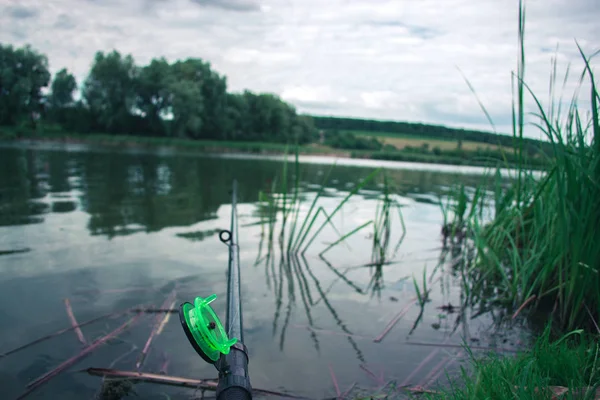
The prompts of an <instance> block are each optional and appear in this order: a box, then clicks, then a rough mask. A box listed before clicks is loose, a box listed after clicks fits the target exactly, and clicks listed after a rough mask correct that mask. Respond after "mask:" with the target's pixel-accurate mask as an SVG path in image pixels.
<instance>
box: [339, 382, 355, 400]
mask: <svg viewBox="0 0 600 400" xmlns="http://www.w3.org/2000/svg"><path fill="white" fill-rule="evenodd" d="M355 386H356V382H353V383H352V385H350V387H349V388H348V389H346V391H345V392H344V393H342V395H341V396H340V397H341V398H342V399H344V398H346V396H347V395H348V393H350V392H351V391H352V389H354V387H355Z"/></svg>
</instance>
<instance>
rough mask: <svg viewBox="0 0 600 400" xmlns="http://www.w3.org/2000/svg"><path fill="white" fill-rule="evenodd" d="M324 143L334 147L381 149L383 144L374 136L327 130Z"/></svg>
mask: <svg viewBox="0 0 600 400" xmlns="http://www.w3.org/2000/svg"><path fill="white" fill-rule="evenodd" d="M325 144H326V145H328V146H331V147H333V148H335V149H348V150H375V151H377V150H381V149H382V148H383V144H382V143H381V142H380V141H379V140H377V139H375V138H368V139H367V138H364V137H360V136H356V135H355V134H353V133H350V132H338V131H337V130H332V131H329V132H327V133H326V134H325Z"/></svg>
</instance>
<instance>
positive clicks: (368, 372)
mask: <svg viewBox="0 0 600 400" xmlns="http://www.w3.org/2000/svg"><path fill="white" fill-rule="evenodd" d="M360 369H362V370H363V371H365V372H366V373H367V375H369V376H370V377H371V378H373V379H374V380H375V382H377V383H378V384H379V385H383V384H384V383H385V381H384V380H383V379H381V378H380V377H378V376H377V375H375V374H374V373H373V371H371V370H370V369H368V368H367V367H366V366H365V365H364V364H360Z"/></svg>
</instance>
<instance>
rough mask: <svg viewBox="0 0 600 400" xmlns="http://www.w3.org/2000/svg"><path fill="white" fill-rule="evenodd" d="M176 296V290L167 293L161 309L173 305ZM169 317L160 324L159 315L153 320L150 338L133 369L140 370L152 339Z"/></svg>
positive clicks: (158, 333)
mask: <svg viewBox="0 0 600 400" xmlns="http://www.w3.org/2000/svg"><path fill="white" fill-rule="evenodd" d="M176 295H177V291H176V289H173V290H172V291H171V293H169V296H168V297H167V299H166V300H165V301H164V302H163V306H162V307H161V308H166V307H167V306H168V305H169V304H171V306H172V305H173V303H174V302H175V297H176ZM169 315H170V314H167V315H166V316H165V317H164V318H163V319H162V321H163V322H162V323H161V318H160V315H159V316H157V318H156V319H155V321H154V326H153V327H152V331H151V332H150V336H149V337H148V340H146V344H145V345H144V349H143V350H142V352H141V354H140V355H139V357H138V360H137V361H136V363H135V368H136V369H137V370H138V371H139V370H140V368H141V367H142V365H143V364H144V361H145V360H146V356H147V355H148V350H150V345H151V344H152V340H153V339H154V337H155V336H158V335H160V331H162V326H164V324H166V321H168V317H169Z"/></svg>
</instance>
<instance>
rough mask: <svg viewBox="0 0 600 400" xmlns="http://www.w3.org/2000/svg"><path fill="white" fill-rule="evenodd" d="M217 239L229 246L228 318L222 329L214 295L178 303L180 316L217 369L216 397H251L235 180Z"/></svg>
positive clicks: (189, 335) (198, 347) (239, 399)
mask: <svg viewBox="0 0 600 400" xmlns="http://www.w3.org/2000/svg"><path fill="white" fill-rule="evenodd" d="M219 239H220V240H221V242H223V243H225V244H226V245H227V246H228V247H229V267H228V273H227V320H226V326H225V328H224V327H223V325H222V324H221V321H220V320H219V317H218V316H217V314H216V313H215V312H214V310H213V309H212V308H211V306H210V303H211V302H213V301H214V300H215V299H216V298H217V295H216V294H212V295H210V296H208V297H206V298H202V297H196V299H195V300H194V303H193V304H192V303H190V302H185V303H183V304H181V306H179V319H180V321H181V326H182V327H183V331H184V332H185V334H186V336H187V338H188V340H189V341H190V343H191V345H192V347H193V348H194V349H195V350H196V352H198V354H199V355H200V357H202V359H204V361H206V362H208V363H209V364H213V365H214V366H215V367H216V368H217V371H219V383H218V385H217V393H216V394H217V400H251V399H252V386H251V385H250V377H249V376H248V361H249V360H248V349H247V348H246V346H245V345H244V332H243V324H242V303H241V292H240V253H239V245H238V225H237V182H236V181H235V180H234V181H233V186H232V194H231V228H230V230H228V231H227V230H223V231H221V232H219Z"/></svg>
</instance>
